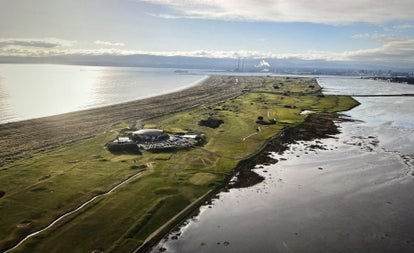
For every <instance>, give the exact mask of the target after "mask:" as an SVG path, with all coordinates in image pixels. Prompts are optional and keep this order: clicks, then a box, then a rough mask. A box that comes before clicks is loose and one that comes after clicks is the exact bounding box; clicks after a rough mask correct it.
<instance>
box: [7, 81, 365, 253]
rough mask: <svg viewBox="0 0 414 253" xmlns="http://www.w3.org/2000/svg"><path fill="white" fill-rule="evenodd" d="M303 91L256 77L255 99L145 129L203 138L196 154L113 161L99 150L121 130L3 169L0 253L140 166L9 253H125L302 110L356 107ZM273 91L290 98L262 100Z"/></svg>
mask: <svg viewBox="0 0 414 253" xmlns="http://www.w3.org/2000/svg"><path fill="white" fill-rule="evenodd" d="M256 78H257V77H256ZM310 82H311V83H312V82H313V81H312V80H311V79H296V78H295V79H292V78H289V79H284V78H264V83H265V86H264V87H263V88H262V90H255V91H254V92H249V93H245V94H244V95H242V96H240V97H237V98H234V99H231V100H228V101H226V102H223V103H220V104H215V105H209V104H204V105H200V106H199V107H196V108H193V109H191V110H188V111H185V112H180V113H175V114H172V115H168V116H164V117H162V118H159V119H154V120H151V121H149V122H145V127H147V128H154V127H159V128H163V129H165V130H166V131H170V132H176V133H177V132H192V133H204V134H205V135H206V143H205V145H204V146H203V147H198V148H194V149H190V150H183V151H178V152H174V153H160V154H153V153H149V152H143V154H142V155H128V154H121V155H114V154H111V153H109V152H107V151H106V150H105V149H104V144H105V143H106V142H108V141H110V140H111V139H113V138H114V137H115V136H116V135H117V131H118V130H119V128H120V127H125V125H122V126H121V125H119V126H114V128H113V129H109V130H111V131H108V132H105V133H102V134H100V135H98V136H96V137H94V138H92V139H88V140H84V141H81V142H77V143H73V144H67V145H64V146H62V147H61V148H60V149H57V150H54V151H49V152H45V153H38V154H35V155H33V157H32V158H30V159H25V160H21V161H17V162H14V163H13V164H9V165H8V166H5V167H4V168H2V170H1V171H0V186H1V189H0V190H1V191H4V192H5V195H4V196H3V197H2V198H0V214H1V215H0V228H1V229H0V238H1V239H0V249H4V248H7V247H8V246H10V245H13V244H14V243H16V242H17V240H18V239H19V238H22V237H23V236H24V235H27V234H28V233H29V232H33V231H36V230H38V229H40V228H42V227H45V226H47V224H49V223H50V222H51V221H53V220H54V219H55V218H56V217H58V216H60V215H62V214H63V213H65V212H68V211H70V210H72V209H74V208H76V207H78V206H79V205H80V204H81V203H83V202H85V201H86V200H88V199H90V198H91V197H93V196H95V195H97V194H99V193H103V192H106V191H108V190H109V189H111V188H112V187H114V186H115V185H116V184H118V183H120V182H121V181H123V180H125V179H126V178H128V177H130V176H131V175H134V174H135V173H137V172H139V171H140V170H141V169H142V168H144V167H145V172H143V173H142V175H140V176H138V177H136V178H134V179H133V180H131V181H130V182H129V183H128V184H126V185H124V186H122V187H120V188H119V189H118V190H116V191H115V192H114V193H113V194H111V195H108V196H105V197H102V198H99V199H97V200H96V201H95V202H93V203H92V204H90V205H88V206H87V207H85V208H84V209H83V210H82V211H80V212H78V213H76V214H74V215H72V216H70V217H67V218H66V219H64V220H62V221H61V222H60V223H58V224H57V225H56V226H54V227H53V228H52V229H50V230H48V231H46V232H44V233H42V234H40V235H39V236H37V237H34V238H32V239H30V240H28V241H27V242H26V243H24V244H23V245H21V247H19V248H18V249H17V250H16V252H35V251H36V252H91V251H92V250H94V249H103V250H105V252H111V251H112V252H131V250H133V249H134V248H135V247H137V246H138V245H139V244H140V243H142V242H143V241H144V240H145V238H146V237H147V236H148V235H149V234H151V233H152V232H153V231H155V230H156V229H157V228H158V227H160V226H161V225H162V224H164V223H165V222H166V221H168V220H169V219H171V218H172V217H173V216H174V215H176V214H177V213H178V212H179V211H180V210H182V209H184V208H185V207H186V206H188V205H189V204H190V203H191V202H193V201H194V200H196V199H198V198H199V197H200V196H202V195H203V194H205V193H206V192H207V191H209V190H211V189H212V188H214V187H217V186H219V185H221V184H222V183H223V182H224V180H225V179H226V177H227V176H228V175H229V173H230V172H231V170H232V169H233V168H234V167H235V166H236V165H237V163H238V162H239V161H240V160H241V159H243V158H245V157H247V156H249V155H250V154H252V153H254V152H256V151H258V150H259V149H260V147H261V146H262V145H263V143H264V142H265V141H266V140H267V139H269V138H270V137H272V136H274V135H276V134H278V133H279V132H280V131H281V130H282V129H283V128H284V127H286V126H294V125H297V124H299V123H301V122H303V120H304V119H305V117H306V116H305V115H301V114H300V112H301V111H302V110H314V111H322V112H334V111H342V110H347V109H350V108H352V107H353V106H355V105H356V104H357V102H356V101H355V100H353V99H352V98H350V97H346V96H324V97H321V96H317V95H314V94H307V92H310V91H309V83H310ZM275 83H277V84H278V85H281V86H283V87H284V88H283V89H286V90H283V92H287V91H290V95H288V96H287V95H281V94H274V93H270V92H268V91H269V89H274V88H273V85H274V84H275ZM279 89H281V88H279ZM261 91H263V92H261ZM293 92H301V93H302V95H299V94H296V95H292V93H293ZM258 116H262V117H264V118H266V119H267V118H275V119H276V120H277V122H278V123H277V124H275V125H266V126H263V125H258V124H257V123H256V120H257V117H258ZM208 117H214V118H218V119H222V120H223V121H224V123H223V124H222V125H220V127H218V128H215V129H213V128H208V127H205V126H200V125H199V124H198V122H199V121H200V120H201V119H206V118H208ZM258 128H260V130H259V131H258ZM22 224H28V225H26V226H23V225H22Z"/></svg>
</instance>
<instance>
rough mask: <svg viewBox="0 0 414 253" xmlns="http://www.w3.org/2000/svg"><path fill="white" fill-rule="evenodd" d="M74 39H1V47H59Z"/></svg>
mask: <svg viewBox="0 0 414 253" xmlns="http://www.w3.org/2000/svg"><path fill="white" fill-rule="evenodd" d="M74 43H75V42H74V41H68V40H61V39H55V38H45V39H0V49H1V48H6V47H7V48H16V47H19V48H21V47H23V48H25V47H26V48H46V49H49V48H57V47H63V46H71V45H72V44H74Z"/></svg>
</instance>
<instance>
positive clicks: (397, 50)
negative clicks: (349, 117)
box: [0, 34, 414, 66]
mask: <svg viewBox="0 0 414 253" xmlns="http://www.w3.org/2000/svg"><path fill="white" fill-rule="evenodd" d="M354 37H355V38H371V39H376V40H379V41H381V43H382V45H381V46H379V47H377V48H372V49H364V50H353V51H345V52H329V51H308V52H301V53H284V54H281V53H274V52H263V51H251V50H238V51H232V50H228V51H226V50H221V51H219V50H195V51H142V50H124V49H120V48H110V47H107V46H105V47H104V48H92V49H85V48H74V47H73V46H70V45H71V43H73V42H71V43H69V42H68V41H64V40H58V39H55V42H56V41H60V42H61V43H57V42H56V44H57V45H52V44H51V45H48V44H42V43H38V42H46V41H49V43H52V42H50V40H39V39H38V40H33V39H21V40H19V41H17V40H15V39H0V56H21V57H47V56H60V55H120V56H122V55H154V56H185V57H205V58H222V59H238V58H249V59H257V60H258V61H261V60H263V59H266V61H264V62H262V66H267V65H266V63H268V62H267V61H268V60H271V59H294V60H322V61H341V62H362V63H379V64H395V65H401V64H407V65H409V66H414V47H413V45H414V39H412V38H401V37H394V36H388V35H381V34H359V35H355V36H354ZM22 42H24V43H22ZM35 42H37V43H35ZM34 45H36V46H34ZM64 45H67V46H64Z"/></svg>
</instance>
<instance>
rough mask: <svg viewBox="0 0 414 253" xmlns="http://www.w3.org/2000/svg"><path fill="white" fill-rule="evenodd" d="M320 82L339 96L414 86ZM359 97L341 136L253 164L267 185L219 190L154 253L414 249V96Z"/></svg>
mask: <svg viewBox="0 0 414 253" xmlns="http://www.w3.org/2000/svg"><path fill="white" fill-rule="evenodd" d="M321 83H322V84H324V87H326V89H325V91H326V93H334V94H341V93H343V92H341V91H340V90H343V91H350V90H351V89H352V87H358V89H361V91H364V92H365V93H366V94H367V93H368V92H370V93H368V94H381V93H379V92H384V91H385V90H382V91H381V90H380V88H379V87H381V86H384V85H385V86H386V87H387V88H386V89H388V91H392V92H395V93H394V94H398V92H401V93H409V92H410V91H412V90H413V88H414V86H409V85H402V84H395V86H393V87H388V86H387V85H394V84H387V83H383V82H372V81H367V80H358V79H348V80H346V79H342V78H327V79H323V80H321ZM346 85H348V88H347V87H346ZM344 86H345V87H344ZM364 86H365V89H364ZM357 92H358V93H359V92H360V91H357ZM377 92H378V93H377ZM384 93H385V92H384ZM384 93H383V94H384ZM354 94H357V93H354ZM357 100H358V101H359V102H360V103H361V105H360V106H358V107H356V108H354V109H352V110H351V111H348V112H346V113H345V114H346V115H347V116H348V117H349V118H351V119H353V121H349V122H348V121H347V122H338V123H337V124H338V125H339V127H340V130H341V133H340V134H338V135H336V136H334V138H329V139H319V140H313V141H308V142H304V141H301V142H298V143H296V144H292V145H290V148H289V150H287V151H285V152H284V153H283V154H275V153H272V154H269V155H271V156H272V157H274V158H276V159H278V160H279V162H277V163H276V164H272V165H267V166H266V165H260V164H258V165H256V169H255V170H254V171H255V172H256V173H258V174H260V175H262V176H264V177H265V180H264V181H263V182H262V183H259V184H257V185H254V186H252V187H249V188H242V189H234V188H233V189H230V190H229V191H226V192H221V193H220V194H218V195H217V197H216V198H215V199H213V201H212V203H211V204H206V205H204V206H202V207H201V208H200V211H199V213H198V214H197V215H195V216H194V217H192V218H190V219H189V220H187V221H186V222H185V223H184V224H183V225H182V226H181V227H180V228H179V229H178V230H177V231H173V232H171V233H170V234H169V235H168V236H166V238H165V239H163V240H162V241H160V242H159V244H158V245H156V246H155V247H154V248H153V249H152V251H151V252H153V253H156V252H160V251H163V252H180V253H181V252H407V253H408V252H414V233H413V232H412V228H413V227H414V191H413V189H414V111H412V109H411V108H413V106H414V98H411V97H391V98H390V97H387V98H379V97H376V98H358V99H357ZM311 145H319V146H322V149H313V148H311Z"/></svg>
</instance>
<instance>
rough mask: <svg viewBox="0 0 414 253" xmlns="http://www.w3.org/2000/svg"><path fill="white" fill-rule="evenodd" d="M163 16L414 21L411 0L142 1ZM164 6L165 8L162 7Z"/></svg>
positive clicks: (225, 18)
mask: <svg viewBox="0 0 414 253" xmlns="http://www.w3.org/2000/svg"><path fill="white" fill-rule="evenodd" d="M143 1H145V2H149V3H152V4H157V5H162V6H164V7H168V11H167V13H156V14H154V15H156V16H159V17H166V18H197V19H213V20H247V21H270V22H312V23H325V24H345V23H354V22H366V23H377V24H378V23H386V22H389V21H394V20H413V17H414V8H412V5H413V3H412V0H394V1H389V0H348V1H326V0H225V1H223V0H191V1H190V0H143ZM163 9H164V8H163Z"/></svg>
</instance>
